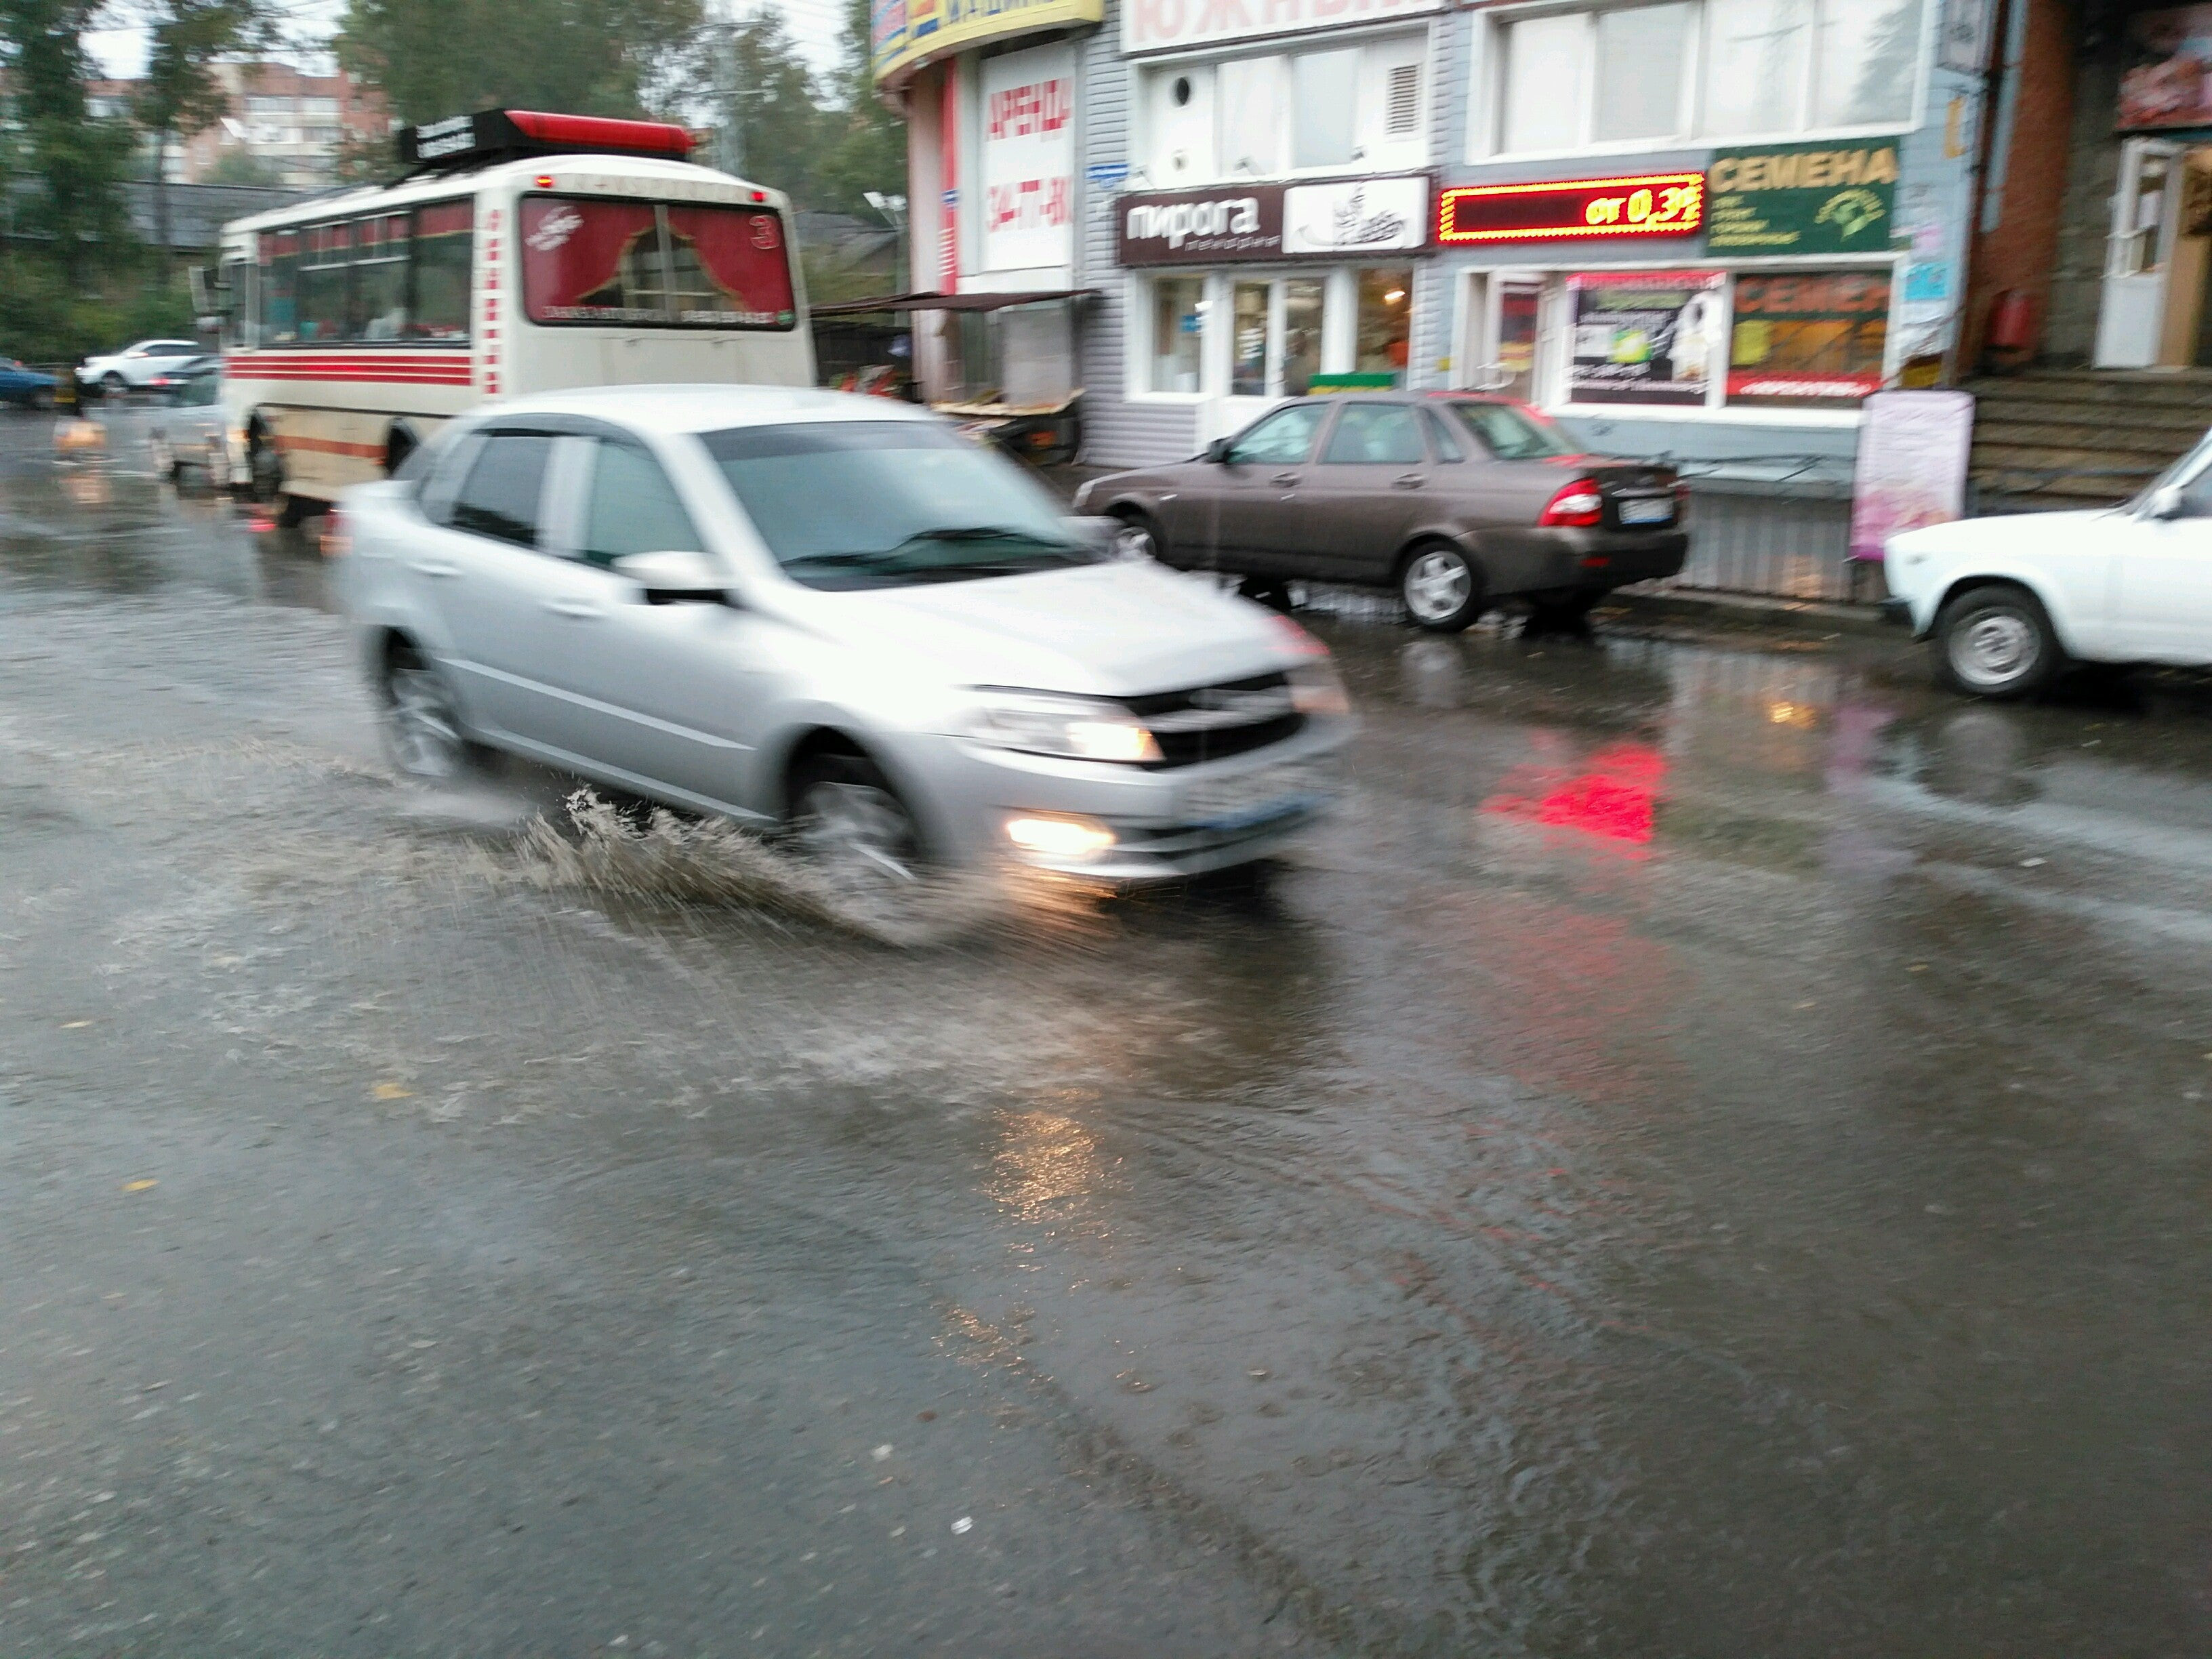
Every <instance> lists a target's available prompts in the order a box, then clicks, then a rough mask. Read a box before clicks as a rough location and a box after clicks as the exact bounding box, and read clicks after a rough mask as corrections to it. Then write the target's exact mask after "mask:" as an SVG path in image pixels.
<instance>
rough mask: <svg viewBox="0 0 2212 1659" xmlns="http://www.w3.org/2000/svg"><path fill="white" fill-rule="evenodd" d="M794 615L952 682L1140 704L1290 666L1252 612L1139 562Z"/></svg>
mask: <svg viewBox="0 0 2212 1659" xmlns="http://www.w3.org/2000/svg"><path fill="white" fill-rule="evenodd" d="M800 609H802V605H801V604H795V605H793V611H794V612H797V611H799V610H800ZM803 610H804V612H805V621H806V623H808V625H809V626H811V627H812V628H814V629H818V630H820V631H821V632H823V633H826V634H829V635H832V636H833V637H835V638H836V639H837V640H838V641H840V642H841V643H842V644H844V645H847V646H850V647H855V648H859V649H863V650H871V649H872V650H879V651H882V652H884V653H898V654H901V655H906V656H909V657H920V658H923V659H927V660H928V661H930V662H932V663H933V664H935V665H937V666H938V667H939V668H940V669H941V670H942V671H944V673H945V677H946V678H947V680H948V681H949V682H950V683H951V684H965V685H999V686H1018V687H1020V688H1022V689H1024V690H1036V691H1068V692H1075V693H1079V694H1083V695H1088V696H1143V695H1144V694H1146V693H1147V692H1153V691H1164V690H1177V689H1180V688H1182V687H1185V686H1194V685H1204V684H1209V683H1213V682H1219V681H1224V680H1236V679H1243V678H1249V677H1251V676H1253V675H1257V674H1265V673H1268V672H1271V671H1279V670H1280V669H1282V668H1284V667H1285V666H1286V665H1289V663H1291V661H1292V660H1294V659H1295V658H1296V656H1297V652H1296V651H1295V649H1294V648H1293V647H1292V646H1291V644H1290V642H1289V641H1286V639H1285V635H1284V624H1283V623H1281V622H1280V621H1279V619H1277V618H1275V617H1270V616H1268V615H1267V613H1266V612H1265V611H1261V609H1260V608H1259V607H1258V606H1256V605H1249V604H1247V603H1246V602H1245V601H1243V600H1242V599H1231V598H1230V597H1229V596H1228V595H1226V594H1225V593H1222V592H1218V590H1216V589H1214V588H1212V586H1210V585H1208V584H1207V583H1206V582H1204V581H1202V580H1199V579H1197V578H1194V577H1190V576H1182V575H1178V574H1175V573H1174V572H1172V571H1169V570H1164V569H1162V568H1160V567H1159V566H1158V565H1154V564H1146V563H1142V562H1114V563H1109V564H1096V565H1085V566H1083V567H1081V568H1078V569H1073V570H1045V571H1037V572H1034V573H1031V574H1024V575H1018V576H993V577H986V578H983V579H981V580H974V581H951V582H929V583H921V584H918V585H915V586H908V587H885V588H864V589H860V590H857V591H851V592H818V593H810V594H809V595H807V596H806V599H805V601H804V602H803Z"/></svg>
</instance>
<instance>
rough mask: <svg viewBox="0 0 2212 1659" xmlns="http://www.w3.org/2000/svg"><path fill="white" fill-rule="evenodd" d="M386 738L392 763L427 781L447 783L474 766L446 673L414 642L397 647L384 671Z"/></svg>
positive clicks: (471, 748)
mask: <svg viewBox="0 0 2212 1659" xmlns="http://www.w3.org/2000/svg"><path fill="white" fill-rule="evenodd" d="M383 690H384V737H385V744H386V747H387V748H389V749H390V750H391V751H392V764H393V765H394V766H396V767H398V769H399V770H400V771H401V772H403V773H404V774H405V775H407V776H409V777H410V778H414V779H416V780H417V781H421V782H423V783H446V782H450V781H452V780H453V779H454V778H457V777H459V775H461V774H462V773H463V772H465V770H467V769H468V767H469V763H470V761H471V757H472V755H473V752H474V750H473V746H472V745H471V744H470V742H469V741H468V739H467V738H465V736H463V735H462V730H461V720H460V711H459V708H458V707H457V706H456V705H455V703H454V702H453V693H452V692H451V691H450V690H447V686H446V678H445V676H444V675H442V674H441V673H439V671H437V670H436V669H435V668H434V667H432V666H431V665H430V664H429V663H428V662H427V661H425V660H424V659H423V658H422V653H419V652H418V651H416V649H415V647H412V646H401V647H398V648H397V649H395V650H394V651H393V652H392V655H391V657H390V659H388V660H387V661H386V664H385V669H384V687H383Z"/></svg>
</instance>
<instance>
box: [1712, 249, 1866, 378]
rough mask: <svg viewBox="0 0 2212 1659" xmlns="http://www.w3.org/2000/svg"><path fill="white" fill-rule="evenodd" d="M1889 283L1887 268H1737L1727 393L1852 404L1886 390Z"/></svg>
mask: <svg viewBox="0 0 2212 1659" xmlns="http://www.w3.org/2000/svg"><path fill="white" fill-rule="evenodd" d="M1889 289H1890V274H1889V272H1888V271H1887V270H1830V271H1820V272H1815V273H1812V274H1808V275H1800V274H1799V273H1797V272H1795V271H1761V272H1758V273H1751V272H1746V273H1745V274H1744V275H1742V276H1738V277H1737V278H1736V283H1735V331H1734V337H1733V340H1732V342H1731V343H1730V348H1729V377H1728V398H1729V402H1730V403H1731V404H1754V405H1756V404H1766V405H1768V406H1771V407H1799V408H1806V407H1818V406H1820V405H1821V404H1828V405H1836V404H1846V405H1847V404H1852V403H1856V402H1857V401H1858V400H1859V399H1860V398H1864V397H1865V396H1866V395H1867V394H1868V393H1869V392H1879V391H1881V380H1882V360H1883V355H1884V350H1885V348H1886V347H1887V343H1888V339H1889Z"/></svg>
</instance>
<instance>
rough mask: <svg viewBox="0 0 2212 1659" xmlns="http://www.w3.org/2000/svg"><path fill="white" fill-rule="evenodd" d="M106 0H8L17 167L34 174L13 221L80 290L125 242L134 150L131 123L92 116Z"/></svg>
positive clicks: (3, 69)
mask: <svg viewBox="0 0 2212 1659" xmlns="http://www.w3.org/2000/svg"><path fill="white" fill-rule="evenodd" d="M101 8H102V0H0V84H4V85H5V86H6V88H7V90H8V94H9V102H10V104H11V105H12V109H11V111H10V113H11V114H12V115H13V118H14V121H13V125H14V126H15V151H16V159H17V162H18V165H20V166H21V167H22V168H23V169H24V170H25V171H26V172H27V173H29V175H30V176H31V178H32V179H33V189H32V190H31V191H29V192H27V196H26V197H25V198H24V199H22V200H21V201H20V202H11V203H10V204H9V205H10V207H11V208H12V209H13V210H14V211H13V214H12V217H13V219H14V222H15V224H14V228H15V230H16V231H18V232H20V233H24V234H28V235H29V236H31V237H33V238H34V239H37V240H42V241H46V242H47V243H48V244H49V245H50V246H52V250H53V256H52V257H53V258H54V259H55V260H56V261H57V262H58V264H59V266H60V268H61V270H62V272H63V274H64V276H66V277H67V278H68V279H69V280H70V282H71V283H75V284H76V285H77V286H78V287H82V283H83V277H84V275H85V273H86V271H87V270H88V269H89V267H90V266H91V264H93V263H94V260H95V259H100V258H106V259H110V260H112V259H113V258H117V257H118V254H119V253H120V252H122V250H123V249H124V247H125V246H126V244H127V241H128V238H127V237H126V235H125V226H124V218H123V204H122V200H121V197H120V195H119V194H118V191H117V189H116V183H117V181H118V179H121V178H122V176H123V171H124V168H125V166H126V165H127V163H128V162H129V161H130V157H131V147H132V141H131V130H130V128H129V127H128V126H127V125H125V124H124V123H122V122H120V121H102V120H96V119H94V117H93V114H92V112H91V109H90V107H89V106H88V104H87V103H86V101H85V82H86V81H87V80H88V79H89V78H90V76H91V70H92V63H91V59H90V58H89V57H88V54H87V53H86V52H85V46H84V36H85V31H86V30H87V29H88V28H89V27H91V25H92V23H93V21H94V18H95V17H96V16H97V15H98V14H99V13H100V10H101Z"/></svg>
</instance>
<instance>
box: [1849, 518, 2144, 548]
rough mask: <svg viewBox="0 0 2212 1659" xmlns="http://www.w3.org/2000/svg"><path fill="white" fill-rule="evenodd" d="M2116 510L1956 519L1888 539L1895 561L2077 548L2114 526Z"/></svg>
mask: <svg viewBox="0 0 2212 1659" xmlns="http://www.w3.org/2000/svg"><path fill="white" fill-rule="evenodd" d="M2116 513H2118V509H2117V508H2114V507H2089V508H2085V509H2082V510H2081V511H2078V512H2072V513H2004V514H2002V515H2001V516H1999V517H1996V518H1993V519H1954V520H1952V521H1951V522H1950V523H1949V524H1931V525H1927V526H1923V527H1922V528H1921V529H1918V530H1908V531H1906V532H1905V533H1904V534H1903V535H1899V536H1892V537H1891V538H1889V543H1888V552H1889V554H1890V556H1892V557H1895V556H1899V555H1909V554H1933V555H1936V556H1948V555H1952V554H1957V553H1980V552H1983V551H1985V550H1990V549H1992V548H2007V549H2026V548H2030V547H2033V548H2035V549H2037V550H2041V549H2044V548H2051V547H2062V548H2063V547H2078V546H2080V545H2081V544H2082V543H2083V542H2084V541H2085V540H2087V539H2089V538H2093V537H2095V536H2096V535H2097V533H2098V532H2099V530H2100V528H2101V527H2102V526H2106V525H2109V524H2111V523H2112V520H2113V518H2114V516H2115V515H2116Z"/></svg>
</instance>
